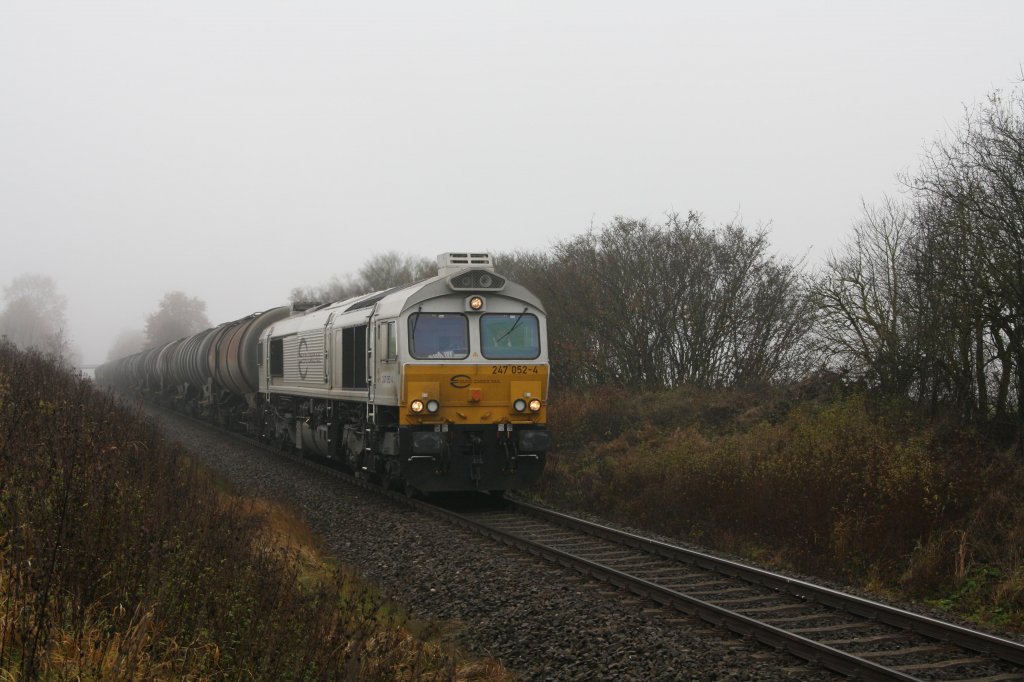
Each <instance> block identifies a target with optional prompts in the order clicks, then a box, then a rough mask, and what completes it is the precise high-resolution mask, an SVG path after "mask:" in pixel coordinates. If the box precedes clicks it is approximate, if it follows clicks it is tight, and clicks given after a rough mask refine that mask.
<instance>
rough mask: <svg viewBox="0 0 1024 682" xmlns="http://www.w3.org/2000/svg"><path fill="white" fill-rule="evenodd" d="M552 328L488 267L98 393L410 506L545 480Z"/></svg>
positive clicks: (154, 360)
mask: <svg viewBox="0 0 1024 682" xmlns="http://www.w3.org/2000/svg"><path fill="white" fill-rule="evenodd" d="M548 371H549V364H548V348H547V324H546V318H545V313H544V307H543V305H542V303H541V302H540V300H538V299H537V297H536V296H534V295H533V294H531V293H530V292H529V291H528V290H527V289H526V288H524V287H523V286H521V285H519V284H516V283H515V282H512V281H510V280H509V279H508V278H507V277H503V276H502V275H500V274H498V273H496V272H495V270H494V267H493V264H492V261H491V258H490V256H489V255H488V254H486V253H445V254H441V255H439V256H438V274H437V276H435V277H431V278H429V279H426V280H424V281H420V282H417V283H415V284H410V285H405V286H399V287H395V288H393V289H389V290H387V291H380V292H375V293H371V294H366V295H363V296H358V297H355V298H352V299H348V300H345V301H339V302H335V303H329V304H322V305H311V306H308V307H307V306H301V305H300V306H295V305H293V306H290V307H288V306H286V307H279V308H272V309H270V310H267V311H264V312H260V313H255V314H253V315H250V316H248V317H245V318H242V319H240V320H235V321H233V322H228V323H226V324H222V325H220V326H218V327H214V328H212V329H207V330H205V331H202V332H199V333H198V334H195V335H193V336H190V337H187V338H184V339H179V340H177V341H173V342H171V343H168V344H166V345H164V346H161V347H158V348H152V349H149V350H147V351H143V352H142V353H138V354H136V355H132V356H129V357H126V358H121V359H120V360H116V361H113V362H110V363H107V364H105V365H102V366H100V367H99V368H97V370H96V379H97V381H98V382H99V383H101V384H106V385H109V386H112V387H114V388H116V389H118V390H121V391H124V392H141V393H143V394H145V395H147V396H150V397H152V398H154V399H156V400H157V401H160V402H163V403H165V404H170V405H173V406H174V407H176V408H178V409H181V410H184V411H186V412H188V413H190V414H192V415H194V416H199V417H202V418H206V419H209V420H211V421H214V422H217V423H219V424H221V425H223V426H227V427H229V428H234V429H237V430H242V431H245V432H247V433H249V434H250V435H252V436H253V437H254V438H258V439H260V440H261V441H264V442H270V443H276V444H278V445H280V446H282V447H285V448H288V449H296V450H301V451H303V452H306V453H310V454H314V455H318V456H321V457H325V458H329V459H331V460H335V461H337V462H338V463H339V464H341V465H342V466H344V467H346V468H348V469H350V470H351V471H353V472H356V473H357V474H358V475H360V476H365V477H371V478H374V479H376V480H378V481H379V482H381V483H382V484H384V485H386V486H388V487H392V488H399V489H405V490H406V491H407V492H414V491H415V492H424V493H429V492H440V491H456V490H487V491H504V490H510V489H517V488H524V487H527V486H529V485H530V484H531V483H533V482H534V481H536V480H537V478H538V477H539V476H540V475H541V472H542V471H543V468H544V461H545V454H546V452H547V450H548V446H549V442H550V437H549V434H548V430H547V396H548Z"/></svg>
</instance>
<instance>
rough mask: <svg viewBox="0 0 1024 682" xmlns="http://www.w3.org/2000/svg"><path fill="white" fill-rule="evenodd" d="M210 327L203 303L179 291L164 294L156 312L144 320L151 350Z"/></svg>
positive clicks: (147, 340)
mask: <svg viewBox="0 0 1024 682" xmlns="http://www.w3.org/2000/svg"><path fill="white" fill-rule="evenodd" d="M210 326H211V325H210V320H209V319H207V317H206V303H205V302H204V301H201V300H199V299H198V298H194V297H190V296H187V295H186V294H185V293H184V292H181V291H170V292H168V293H166V294H164V297H163V300H162V301H160V307H159V308H158V309H157V311H156V312H155V313H153V314H152V315H150V316H149V317H147V318H146V342H147V344H148V346H149V347H150V348H152V347H153V346H160V345H163V344H165V343H169V342H171V341H174V340H175V339H180V338H182V337H184V336H191V335H192V334H195V333H196V332H200V331H202V330H204V329H208V328H209V327H210Z"/></svg>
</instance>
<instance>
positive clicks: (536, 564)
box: [150, 412, 839, 680]
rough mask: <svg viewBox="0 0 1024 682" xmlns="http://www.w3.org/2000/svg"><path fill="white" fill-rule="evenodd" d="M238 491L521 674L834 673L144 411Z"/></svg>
mask: <svg viewBox="0 0 1024 682" xmlns="http://www.w3.org/2000/svg"><path fill="white" fill-rule="evenodd" d="M150 414H151V415H152V416H153V417H154V418H155V419H156V420H157V421H158V422H159V423H160V425H161V428H162V429H163V431H164V433H165V434H166V435H167V437H168V438H169V439H172V440H175V441H178V442H180V443H182V444H183V445H184V446H185V447H186V448H187V449H188V451H189V452H190V453H191V454H192V455H193V456H194V457H195V458H196V459H197V460H198V461H199V462H201V463H202V464H204V465H206V466H207V467H209V468H211V469H212V470H214V471H216V472H217V473H219V474H220V475H221V476H222V477H223V478H224V479H225V480H226V481H227V482H228V484H229V485H230V486H231V487H232V488H233V489H234V490H235V491H236V492H238V493H239V494H242V495H247V496H253V497H261V498H268V499H273V500H277V501H280V502H283V503H285V504H287V505H289V506H291V507H292V508H294V509H295V510H296V511H297V512H299V513H300V514H301V515H302V517H303V518H304V519H305V521H306V522H307V523H308V524H309V526H310V528H311V529H312V530H313V531H314V533H316V534H317V536H318V537H320V538H321V539H322V541H323V544H324V549H325V550H326V551H327V552H328V553H329V554H330V555H331V556H332V557H333V558H335V559H336V560H337V561H339V562H340V563H343V564H345V565H348V566H350V567H352V568H354V569H355V570H356V571H357V572H358V573H359V574H360V575H361V576H362V577H363V578H364V579H365V580H367V581H368V582H370V583H372V584H374V585H376V586H377V587H378V588H379V589H380V590H381V592H382V593H383V594H384V595H386V596H387V597H388V598H390V599H392V600H394V601H395V602H397V603H398V604H400V605H401V606H402V607H403V608H404V609H405V610H406V611H407V612H408V613H409V615H410V616H412V617H413V618H416V619H422V620H431V621H449V623H453V624H454V625H455V628H454V629H455V633H454V639H455V642H456V644H457V645H458V646H460V647H461V648H462V649H463V650H465V651H467V652H469V653H470V654H473V655H479V656H492V657H494V658H496V659H498V660H499V661H501V663H502V664H503V665H505V666H506V667H507V668H508V669H509V670H511V671H512V672H513V673H515V674H516V675H517V676H519V677H520V678H522V679H538V680H594V679H618V680H679V679H683V680H686V679H692V680H715V679H719V680H794V679H804V680H819V679H839V678H838V677H836V676H834V675H832V674H831V673H829V672H828V671H826V670H823V669H821V668H818V667H815V666H812V665H809V664H805V663H803V662H802V661H800V660H799V659H796V658H794V657H792V656H789V655H787V654H784V653H781V652H777V651H774V650H772V649H769V648H766V647H764V646H762V645H760V644H758V643H756V642H754V641H748V640H744V639H741V638H739V637H737V636H735V635H733V634H732V633H730V632H728V631H727V630H724V629H719V628H716V627H714V626H711V625H708V624H707V623H705V622H703V621H701V620H699V619H696V618H692V617H690V616H687V615H685V614H681V613H677V612H673V611H668V610H666V609H663V608H660V607H658V606H657V605H656V604H654V603H653V602H650V601H648V600H645V599H640V598H637V597H635V596H633V595H631V594H628V593H626V592H623V591H621V590H617V589H616V588H613V587H610V586H607V585H604V584H602V583H599V582H597V581H595V580H592V579H589V578H585V577H583V576H581V575H579V574H577V573H575V572H573V571H570V570H568V569H564V568H561V567H558V566H555V565H552V564H549V563H547V562H544V561H542V560H540V559H536V558H533V557H530V556H528V555H525V554H521V553H519V552H517V551H515V550H512V549H510V548H507V547H505V546H503V545H500V544H498V543H497V542H494V541H491V540H488V539H485V538H483V537H480V536H477V535H475V534H472V533H470V532H469V531H464V530H461V529H458V528H455V527H453V526H451V525H450V524H448V523H446V522H444V521H442V520H440V519H437V518H434V517H431V516H429V515H426V514H423V513H421V512H418V511H415V510H412V509H410V508H407V507H403V506H401V505H399V504H396V503H395V502H392V501H390V500H387V499H385V498H383V497H379V496H377V495H374V494H373V493H371V492H368V491H365V490H362V489H360V488H357V487H355V486H352V485H350V484H348V483H346V482H344V481H340V480H338V479H336V478H333V477H330V476H326V475H324V474H323V473H321V472H319V471H317V470H315V469H313V468H310V467H307V466H304V465H303V464H302V463H299V462H295V461H293V460H290V459H287V458H284V457H280V456H276V455H274V454H273V453H268V452H266V451H265V450H262V449H260V448H257V447H255V446H253V445H249V444H247V443H245V442H244V441H241V440H239V439H236V438H234V437H232V436H230V435H227V434H222V433H218V432H216V431H213V430H210V429H207V428H205V427H203V426H201V425H199V424H196V423H195V422H192V421H190V420H187V419H184V418H182V417H179V416H176V415H173V414H169V413H165V412H160V413H156V412H151V413H150Z"/></svg>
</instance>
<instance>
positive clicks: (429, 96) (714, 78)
mask: <svg viewBox="0 0 1024 682" xmlns="http://www.w3.org/2000/svg"><path fill="white" fill-rule="evenodd" d="M1022 24H1024V6H1022V5H1020V4H1019V3H1013V2H982V3H971V4H967V3H959V2H936V3H928V4H927V5H923V4H909V3H908V4H904V5H896V6H894V5H892V4H891V3H881V2H867V3H864V2H858V3H852V2H850V3H829V4H828V5H820V4H818V3H810V2H784V3H772V4H771V7H766V6H764V5H763V4H761V3H753V2H747V3H731V4H727V5H716V6H714V7H711V6H708V7H696V6H681V5H679V4H678V3H667V2H666V3H657V2H651V3H643V4H640V5H631V6H629V7H628V8H627V7H626V6H624V5H618V4H612V3H593V2H587V3H583V2H576V3H560V4H559V5H558V6H557V7H552V6H550V4H549V3H544V4H542V3H531V2H527V3H516V4H514V5H501V6H497V5H494V6H491V5H481V4H479V3H469V2H456V3H447V4H445V5H444V6H443V7H437V6H424V5H421V4H419V3H411V2H396V3H390V4H387V5H373V6H352V5H341V4H337V3H315V2H309V3H298V4H295V3H291V4H280V3H269V2H247V3H241V2H225V3H218V4H217V5H209V4H207V3H198V2H182V3H173V4H155V3H154V4H148V3H147V4H140V3H129V2H103V3H99V2H97V3H85V4H78V5H68V4H61V3H55V2H7V3H4V5H3V8H2V9H0V92H2V93H3V94H2V98H3V99H2V106H0V230H2V237H3V242H2V243H3V248H2V249H0V285H3V286H7V285H9V284H11V282H13V281H14V279H15V277H17V276H19V275H22V274H25V273H34V274H38V275H41V276H46V277H51V278H52V279H53V281H54V282H55V285H56V292H57V295H59V296H63V297H64V298H65V299H66V308H65V315H66V322H67V324H66V333H67V335H68V336H69V338H70V341H71V343H73V344H74V345H75V346H76V347H77V348H78V349H79V350H80V353H81V357H82V360H83V361H84V362H85V363H86V364H95V363H97V362H101V361H102V360H103V359H105V358H106V357H107V354H108V351H109V350H110V348H111V347H112V346H113V345H114V343H115V341H116V340H117V339H118V338H119V336H121V335H123V334H125V333H131V332H133V331H138V330H142V329H143V328H144V326H145V324H146V318H147V316H149V315H151V314H153V313H154V312H155V311H156V310H157V309H158V306H159V304H160V301H161V300H162V299H163V297H164V296H165V294H167V293H168V292H172V291H179V292H182V293H183V294H184V295H185V296H187V297H195V298H198V299H201V300H202V301H203V302H205V303H206V306H207V307H206V311H205V312H206V315H207V316H208V318H209V320H210V321H211V322H212V323H214V324H216V323H219V322H223V321H226V320H230V319H236V318H238V317H241V316H243V315H246V314H248V313H251V312H253V311H255V310H263V309H267V308H270V307H272V306H276V305H281V304H283V303H285V302H286V301H287V300H288V298H289V295H290V293H291V292H292V291H293V289H295V288H297V287H317V286H321V285H323V284H324V283H326V282H329V281H330V280H331V279H332V278H338V279H339V280H341V281H344V279H345V278H346V277H347V276H350V275H353V274H355V273H357V272H358V270H359V268H360V267H361V266H362V265H363V264H364V263H365V262H366V261H367V260H368V259H369V258H370V257H371V256H372V255H374V254H381V253H385V252H389V251H398V252H400V253H402V254H406V255H408V256H409V257H411V258H422V257H428V258H430V257H433V256H434V255H435V254H437V253H441V252H444V251H452V250H466V249H472V250H490V251H500V252H509V251H514V250H517V249H528V250H544V249H545V248H547V247H548V246H550V245H551V244H552V243H553V242H555V241H557V240H559V239H565V238H568V237H571V236H572V235H575V234H579V233H581V232H584V231H586V230H587V229H588V228H589V227H590V226H591V225H600V224H605V223H607V222H609V221H611V220H613V219H614V218H615V216H626V217H628V218H633V219H643V218H651V219H654V220H660V219H662V218H664V216H665V214H666V213H669V212H683V213H685V212H687V211H690V210H693V211H698V212H701V213H702V214H703V215H704V216H706V218H707V219H708V220H709V221H710V222H712V223H716V224H720V223H724V222H728V221H731V220H733V219H736V218H739V219H741V220H742V222H743V223H744V224H747V225H754V226H757V225H763V226H768V227H769V235H770V240H771V244H772V248H773V249H774V250H776V251H778V252H779V253H782V254H788V255H793V256H797V257H807V258H808V260H809V261H810V262H815V261H817V260H820V259H822V258H824V256H825V254H827V252H828V250H829V249H831V248H834V247H835V246H836V245H838V244H839V243H840V242H841V240H842V239H843V237H844V235H845V234H847V232H848V230H849V228H850V225H851V223H852V222H853V220H854V219H855V217H856V216H857V214H858V212H859V210H860V205H861V200H862V198H868V199H873V198H876V197H879V196H881V195H882V194H884V193H899V192H900V191H901V185H900V182H899V181H898V179H897V177H896V176H897V173H899V172H901V171H904V170H908V169H911V170H912V169H913V168H915V167H916V166H917V164H918V163H919V160H920V158H921V154H922V150H923V146H924V144H925V143H926V141H928V140H932V139H935V138H937V137H940V136H941V135H942V134H943V133H944V131H947V130H949V129H950V128H951V127H952V126H954V125H955V124H956V123H957V122H958V121H959V120H960V119H961V118H962V116H963V112H964V108H965V107H970V106H972V105H973V103H975V102H978V101H979V100H981V99H983V98H984V96H985V95H986V94H987V93H988V92H990V91H991V90H993V89H995V88H1002V87H1008V86H1010V85H1012V84H1013V83H1014V82H1017V81H1019V80H1020V79H1021V77H1022V72H1021V63H1022V61H1024V53H1022V50H1021V48H1020V40H1019V26H1021V25H1022Z"/></svg>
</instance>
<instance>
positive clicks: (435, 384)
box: [399, 364, 548, 424]
mask: <svg viewBox="0 0 1024 682" xmlns="http://www.w3.org/2000/svg"><path fill="white" fill-rule="evenodd" d="M402 381H403V394H402V405H401V407H400V414H401V418H400V422H399V423H401V424H440V423H445V422H447V423H449V424H497V423H501V422H504V423H509V422H511V423H513V424H544V423H546V422H547V390H548V366H547V365H546V364H536V365H502V364H493V365H409V364H407V365H405V367H404V368H403V377H402ZM425 391H426V392H428V393H430V395H429V397H430V398H434V399H435V400H437V401H438V402H440V403H441V409H440V411H439V412H438V413H437V414H436V415H414V414H412V413H410V412H409V402H410V401H412V400H414V399H416V398H421V399H422V394H423V393H424V392H425ZM431 391H433V392H431ZM527 393H529V394H530V395H529V396H526V395H525V394H527ZM474 396H479V398H480V399H479V400H473V397H474ZM516 398H524V399H525V400H526V401H527V402H529V400H530V398H539V399H540V401H541V409H540V412H529V411H527V412H516V411H515V410H513V408H512V402H513V401H514V400H515V399H516Z"/></svg>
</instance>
